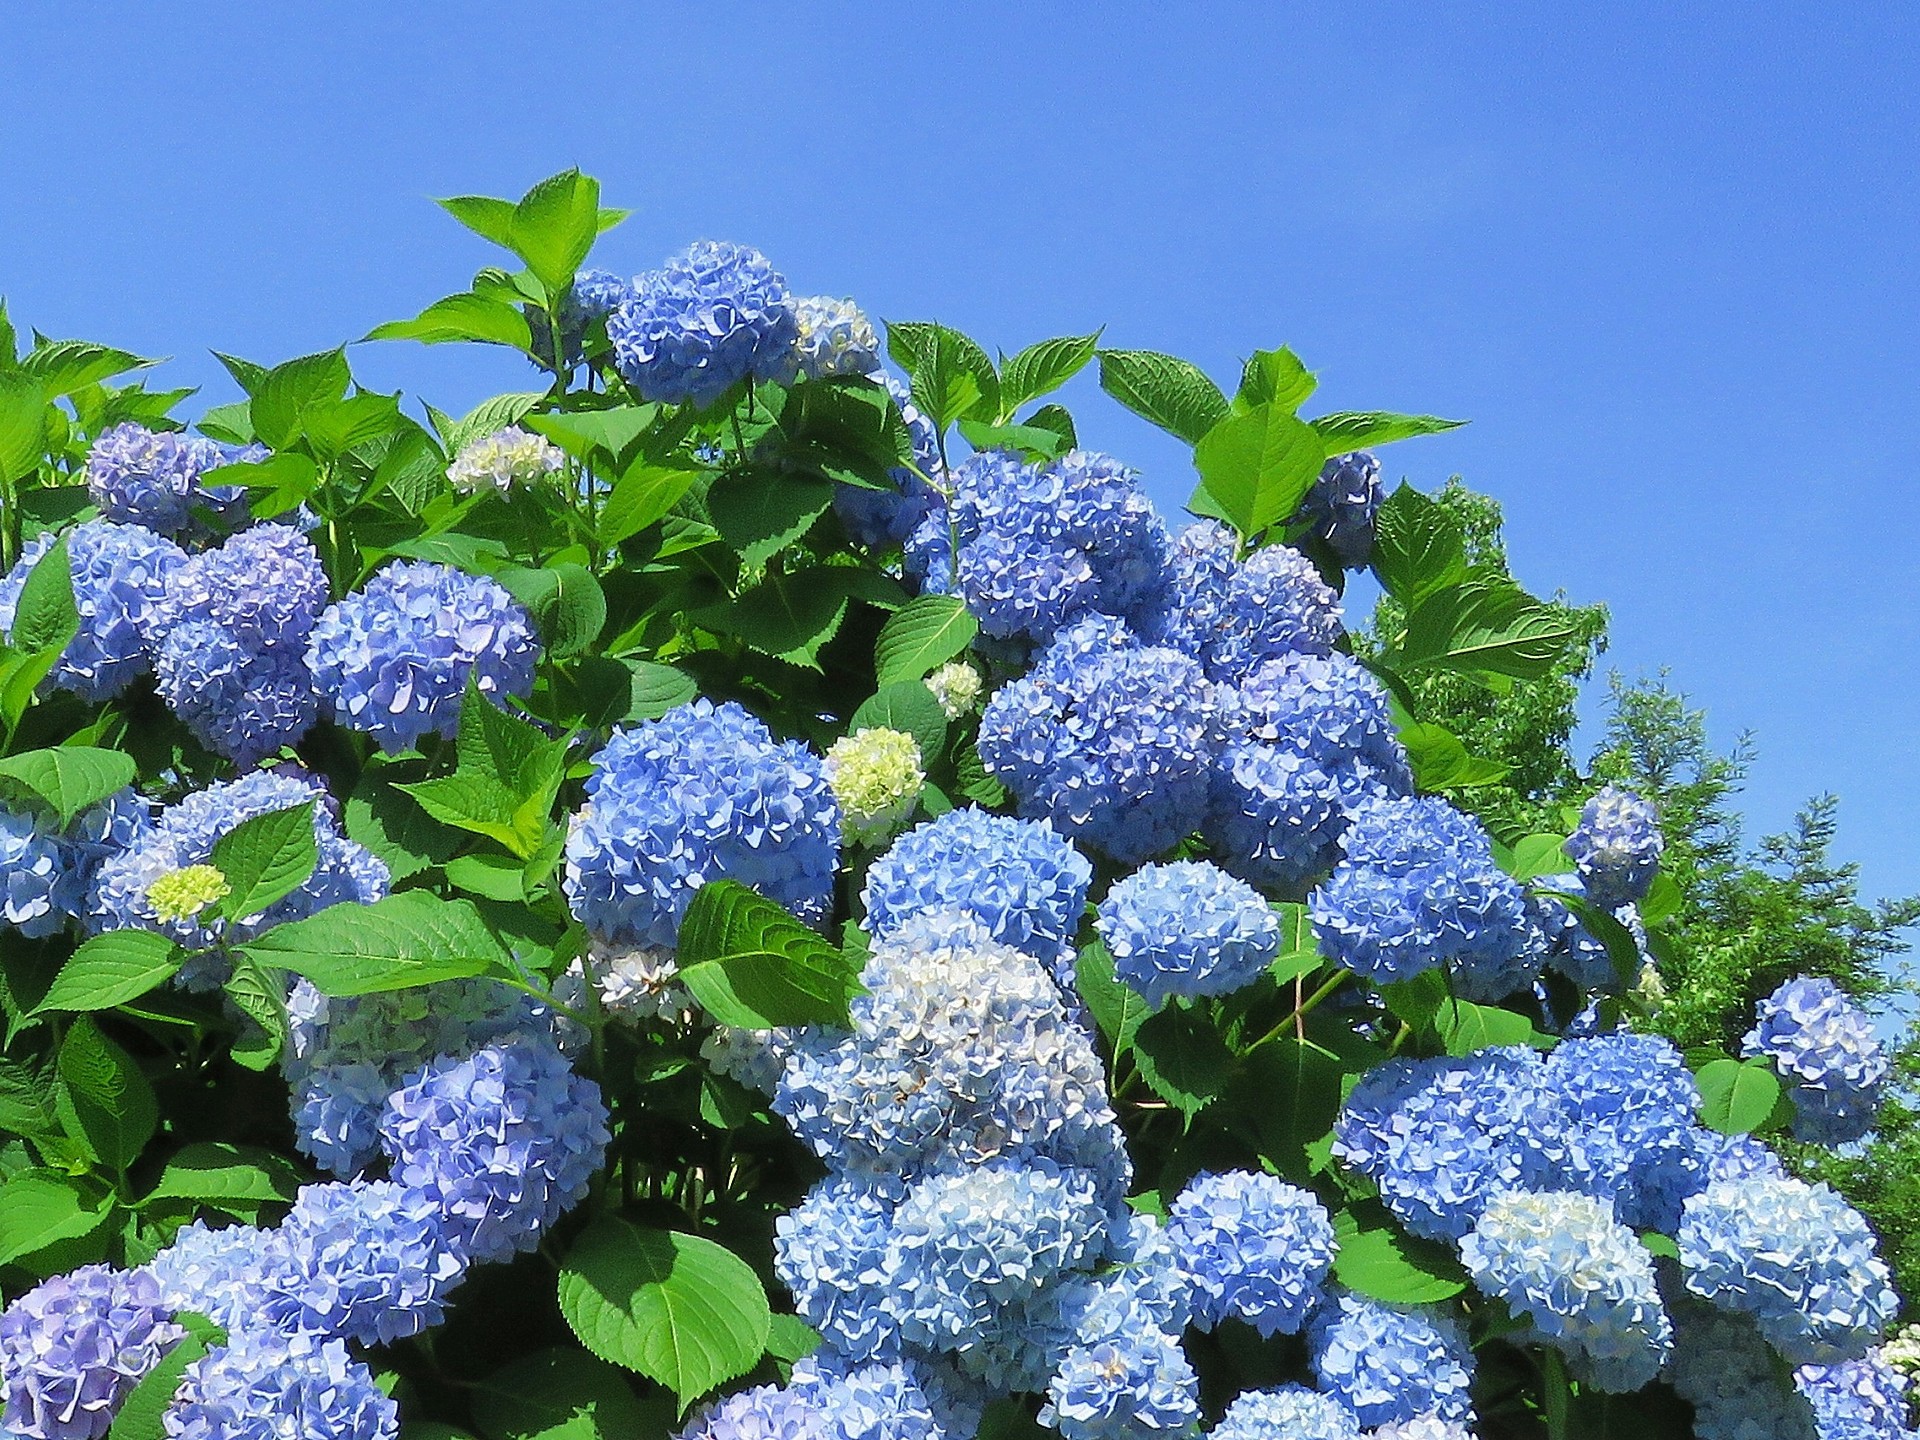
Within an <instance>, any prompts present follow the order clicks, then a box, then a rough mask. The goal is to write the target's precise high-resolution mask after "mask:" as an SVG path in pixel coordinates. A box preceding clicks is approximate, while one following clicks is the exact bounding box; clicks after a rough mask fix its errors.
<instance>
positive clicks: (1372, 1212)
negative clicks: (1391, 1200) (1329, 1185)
mask: <svg viewBox="0 0 1920 1440" xmlns="http://www.w3.org/2000/svg"><path fill="white" fill-rule="evenodd" d="M1333 1234H1334V1240H1335V1243H1336V1244H1337V1245H1338V1247H1339V1248H1338V1249H1337V1250H1336V1251H1335V1252H1334V1257H1333V1273H1334V1278H1335V1279H1337V1280H1338V1281H1339V1282H1340V1283H1341V1284H1342V1285H1344V1286H1346V1287H1347V1289H1349V1290H1353V1291H1356V1292H1357V1293H1359V1294H1361V1295H1365V1296H1367V1297H1369V1298H1370V1299H1374V1300H1379V1301H1383V1302H1384V1303H1386V1304H1388V1305H1431V1304H1436V1303H1438V1302H1439V1301H1442V1300H1448V1299H1451V1298H1452V1297H1453V1296H1455V1295H1458V1294H1459V1293H1460V1292H1461V1291H1462V1290H1464V1289H1466V1288H1467V1276H1466V1272H1465V1271H1464V1270H1462V1269H1461V1267H1460V1262H1459V1261H1458V1260H1456V1259H1454V1257H1453V1256H1452V1255H1451V1254H1450V1253H1448V1251H1447V1249H1446V1247H1445V1246H1442V1245H1437V1244H1435V1243H1433V1242H1432V1241H1430V1240H1422V1239H1420V1238H1419V1237H1418V1236H1414V1235H1409V1234H1407V1233H1406V1232H1405V1230H1403V1229H1402V1228H1401V1227H1400V1226H1399V1225H1397V1224H1396V1223H1395V1222H1394V1220H1393V1217H1392V1216H1391V1215H1389V1214H1388V1213H1387V1210H1386V1207H1385V1206H1383V1205H1381V1204H1379V1203H1378V1202H1377V1201H1371V1200H1368V1201H1361V1202H1359V1203H1357V1204H1355V1205H1353V1206H1352V1207H1350V1208H1347V1209H1343V1210H1338V1211H1336V1212H1334V1217H1333Z"/></svg>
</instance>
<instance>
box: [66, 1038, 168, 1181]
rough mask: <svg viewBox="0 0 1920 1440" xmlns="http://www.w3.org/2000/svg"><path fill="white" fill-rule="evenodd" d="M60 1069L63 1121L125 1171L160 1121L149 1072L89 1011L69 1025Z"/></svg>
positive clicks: (69, 1130)
mask: <svg viewBox="0 0 1920 1440" xmlns="http://www.w3.org/2000/svg"><path fill="white" fill-rule="evenodd" d="M59 1069H60V1079H61V1082H62V1085H61V1089H60V1097H59V1111H60V1123H61V1124H62V1125H63V1126H65V1127H66V1130H67V1133H68V1135H70V1136H71V1137H72V1138H73V1139H74V1140H76V1141H78V1142H79V1143H81V1144H83V1145H85V1146H86V1147H87V1148H88V1149H89V1150H90V1151H91V1152H92V1153H93V1154H94V1155H96V1156H97V1157H99V1159H100V1161H101V1162H102V1163H103V1164H105V1165H107V1166H108V1167H110V1168H111V1169H113V1170H116V1171H124V1170H126V1168H127V1167H128V1166H130V1165H131V1164H133V1162H134V1160H135V1159H137V1158H138V1157H139V1154H140V1152H141V1151H142V1150H143V1149H145V1148H146V1144H147V1141H149V1140H150V1139H152V1138H153V1132H154V1130H155V1129H156V1128H158V1126H159V1124H160V1107H159V1104H158V1102H157V1101H156V1100H155V1099H154V1096H153V1087H152V1086H151V1085H149V1084H148V1083H147V1077H146V1076H145V1075H143V1074H141V1073H140V1067H139V1066H138V1065H135V1064H134V1063H133V1057H132V1056H130V1055H128V1054H127V1052H126V1051H124V1050H122V1049H121V1048H120V1047H119V1046H118V1045H116V1044H114V1043H113V1041H111V1040H109V1039H108V1038H107V1037H106V1035H105V1034H103V1033H102V1032H101V1029H100V1027H99V1026H98V1025H96V1024H95V1023H94V1022H93V1019H92V1018H91V1017H90V1016H86V1015H82V1016H80V1017H79V1018H78V1019H76V1020H75V1021H74V1022H73V1024H72V1025H71V1026H70V1027H69V1028H68V1030H67V1038H66V1039H65V1041H63V1042H62V1043H61V1046H60V1059H59Z"/></svg>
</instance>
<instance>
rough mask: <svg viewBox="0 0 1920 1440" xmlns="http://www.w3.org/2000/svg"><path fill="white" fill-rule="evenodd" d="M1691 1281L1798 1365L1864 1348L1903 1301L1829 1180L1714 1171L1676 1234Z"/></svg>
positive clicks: (1868, 1236) (1862, 1226)
mask: <svg viewBox="0 0 1920 1440" xmlns="http://www.w3.org/2000/svg"><path fill="white" fill-rule="evenodd" d="M1674 1238H1675V1239H1676V1240H1677V1241H1678V1243H1679V1246H1680V1263H1681V1265H1682V1266H1683V1267H1684V1269H1685V1271H1686V1282H1687V1288H1688V1289H1689V1290H1691V1291H1692V1292H1693V1293H1694V1294H1696V1295H1699V1296H1701V1297H1702V1298H1703V1299H1706V1300H1709V1301H1711V1302H1712V1303H1713V1304H1715V1305H1718V1306H1719V1307H1721V1308H1722V1309H1725V1310H1738V1311H1743V1312H1745V1313H1747V1314H1749V1315H1751V1316H1752V1317H1753V1320H1754V1323H1755V1324H1756V1325H1758V1326H1759V1327H1760V1333H1761V1334H1763V1335H1765V1336H1766V1337H1767V1339H1768V1340H1769V1341H1770V1342H1772V1344H1773V1347H1774V1348H1775V1349H1776V1350H1778V1351H1779V1352H1780V1353H1781V1354H1782V1355H1784V1356H1785V1357H1786V1358H1787V1359H1788V1360H1789V1361H1791V1362H1792V1363H1793V1364H1796V1365H1812V1364H1830V1363H1832V1362H1833V1361H1836V1360H1849V1359H1854V1358H1856V1357H1858V1356H1860V1355H1862V1354H1864V1353H1865V1352H1866V1350H1867V1348H1868V1347H1869V1346H1870V1345H1872V1344H1873V1342H1874V1341H1875V1340H1876V1339H1877V1338H1878V1337H1879V1336H1880V1334H1881V1332H1882V1331H1884V1330H1885V1329H1886V1327H1887V1325H1888V1324H1889V1323H1890V1322H1891V1321H1892V1319H1893V1317H1894V1315H1895V1313H1896V1312H1897V1311H1898V1309H1899V1303H1900V1302H1899V1298H1898V1297H1897V1296H1896V1295H1895V1294H1894V1291H1893V1287H1892V1284H1891V1281H1890V1278H1889V1272H1888V1270H1887V1266H1886V1262H1885V1261H1883V1260H1882V1259H1881V1258H1880V1256H1879V1253H1878V1249H1877V1246H1876V1245H1875V1242H1874V1236H1873V1231H1872V1230H1870V1229H1869V1228H1868V1227H1867V1222H1866V1220H1865V1219H1863V1218H1862V1217H1861V1215H1860V1213H1859V1212H1858V1211H1857V1210H1855V1209H1854V1208H1853V1207H1852V1206H1851V1205H1849V1204H1847V1202H1846V1201H1844V1200H1842V1199H1841V1198H1840V1196H1839V1195H1837V1194H1835V1193H1834V1192H1833V1191H1832V1190H1831V1189H1829V1188H1828V1187H1827V1186H1825V1185H1809V1184H1807V1183H1806V1182H1805V1181H1802V1180H1793V1179H1782V1180H1774V1179H1765V1178H1755V1179H1746V1180H1719V1181H1715V1182H1714V1183H1713V1184H1711V1185H1709V1186H1707V1188H1706V1189H1705V1190H1703V1191H1701V1192H1700V1193H1699V1194H1698V1195H1695V1196H1694V1197H1693V1198H1692V1199H1690V1200H1688V1201H1687V1203H1686V1208H1685V1209H1684V1211H1683V1212H1682V1214H1681V1219H1680V1229H1679V1232H1678V1234H1677V1235H1676V1236H1675V1237H1674Z"/></svg>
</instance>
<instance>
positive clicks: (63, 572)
mask: <svg viewBox="0 0 1920 1440" xmlns="http://www.w3.org/2000/svg"><path fill="white" fill-rule="evenodd" d="M79 633H80V611H79V609H78V608H77V607H76V606H75V605H74V603H73V563H72V561H71V560H70V559H69V557H68V554H67V537H66V536H65V535H62V536H61V537H60V538H59V539H57V540H55V541H54V542H53V544H52V545H50V546H48V547H47V550H46V553H45V554H43V555H42V556H41V557H40V558H39V560H38V561H36V562H35V563H34V567H33V569H31V570H29V571H28V572H27V578H26V583H24V584H23V585H22V586H21V587H20V594H19V596H18V598H17V599H16V601H15V603H14V612H13V632H12V633H11V634H10V635H8V637H7V643H8V644H10V645H12V646H13V648H14V649H16V650H19V651H22V652H23V653H25V654H28V655H36V654H39V655H52V656H55V657H57V656H59V655H60V654H61V653H62V652H63V651H65V650H66V648H67V646H68V644H69V643H70V642H71V641H72V640H73V637H74V636H75V635H78V634H79Z"/></svg>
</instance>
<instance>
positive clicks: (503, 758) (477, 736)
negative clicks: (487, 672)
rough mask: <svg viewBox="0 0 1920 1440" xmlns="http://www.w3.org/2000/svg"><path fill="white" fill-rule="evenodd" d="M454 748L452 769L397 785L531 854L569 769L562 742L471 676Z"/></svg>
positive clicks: (460, 822)
mask: <svg viewBox="0 0 1920 1440" xmlns="http://www.w3.org/2000/svg"><path fill="white" fill-rule="evenodd" d="M602 603H603V604H604V601H603V602H602ZM456 753H457V754H458V756H459V761H460V763H459V765H458V767H457V768H456V769H455V770H454V773H453V774H451V775H443V776H440V777H438V778H436V779H433V780H417V781H411V782H403V783H400V784H398V785H396V786H395V787H394V788H395V789H397V790H401V791H404V792H405V793H406V794H408V795H411V796H412V797H413V798H414V800H415V801H417V802H418V803H419V805H420V808H421V809H423V810H425V811H426V812H427V814H429V815H431V816H432V817H433V818H434V819H435V820H438V821H440V822H441V823H442V824H445V825H452V826H454V827H456V828H457V829H461V830H468V831H472V832H473V833H474V834H476V835H485V836H487V837H488V838H489V839H493V840H497V841H499V842H500V843H501V844H502V845H504V846H506V847H507V849H509V850H511V851H512V852H513V853H514V854H516V855H518V856H519V857H520V858H521V859H523V860H524V859H528V858H530V857H531V856H532V855H533V853H534V851H535V850H537V849H538V848H539V847H540V845H541V843H542V842H543V841H544V839H545V838H546V834H547V827H548V825H549V824H550V817H551V815H552V811H553V801H554V797H555V796H556V795H557V794H558V793H559V789H560V782H561V780H562V779H563V778H564V776H565V774H566V762H567V742H566V741H565V740H564V739H549V738H548V737H547V736H546V735H545V734H543V733H542V732H541V731H540V729H539V727H537V726H535V725H533V724H531V723H530V722H528V721H526V720H522V719H520V718H519V717H518V716H515V715H509V714H507V713H506V711H504V710H502V709H501V708H500V707H499V706H498V705H495V704H494V703H493V701H491V700H490V699H488V698H487V697H486V695H485V694H484V693H482V692H481V690H480V688H479V685H478V684H477V683H475V682H472V681H469V683H468V686H467V693H466V697H465V698H464V699H463V700H462V701H461V705H460V729H459V737H458V741H457V745H456Z"/></svg>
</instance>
